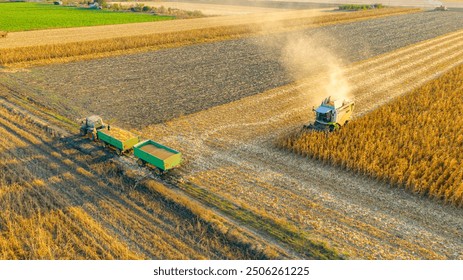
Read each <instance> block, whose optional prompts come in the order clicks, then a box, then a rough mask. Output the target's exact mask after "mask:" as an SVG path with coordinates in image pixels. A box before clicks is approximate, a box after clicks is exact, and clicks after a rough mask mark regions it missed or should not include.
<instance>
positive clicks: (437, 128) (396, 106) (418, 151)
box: [280, 66, 463, 207]
mask: <svg viewBox="0 0 463 280" xmlns="http://www.w3.org/2000/svg"><path fill="white" fill-rule="evenodd" d="M462 94H463V66H459V67H457V68H456V69H454V70H452V71H450V72H449V73H447V74H445V75H443V76H442V77H440V78H438V79H436V80H434V81H432V82H429V83H428V84H426V85H424V86H423V87H421V88H419V89H416V90H414V91H413V92H412V93H410V94H407V95H406V96H402V97H400V98H398V99H397V100H395V101H394V102H393V103H391V104H387V105H385V106H382V107H380V108H379V109H377V110H375V111H374V112H372V113H370V114H368V115H366V116H364V117H362V118H359V119H357V120H355V121H353V122H352V125H349V126H348V127H346V128H344V129H342V130H341V131H340V132H338V133H333V134H330V135H328V136H327V135H325V133H309V132H300V133H296V134H293V135H291V136H289V138H287V139H284V140H282V141H281V143H280V145H281V146H282V147H285V148H288V149H291V150H293V151H294V152H296V153H298V154H301V155H308V156H309V157H311V158H315V159H319V160H322V161H324V162H329V163H332V164H334V165H338V166H341V167H342V168H349V169H353V170H356V171H358V172H360V173H363V174H367V175H370V176H372V177H374V178H377V179H379V180H383V181H387V182H390V183H392V184H394V185H398V186H403V187H405V188H407V189H409V190H411V191H412V192H414V193H418V194H421V195H426V196H430V197H432V198H436V199H443V200H445V201H446V202H448V203H452V204H454V205H456V206H460V207H461V206H463V153H462V147H463V135H462V134H461V131H460V128H461V127H462V126H463V119H462V118H459V117H458V112H462V111H463V103H462V102H461V96H462Z"/></svg>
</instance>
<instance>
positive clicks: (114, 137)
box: [97, 126, 140, 155]
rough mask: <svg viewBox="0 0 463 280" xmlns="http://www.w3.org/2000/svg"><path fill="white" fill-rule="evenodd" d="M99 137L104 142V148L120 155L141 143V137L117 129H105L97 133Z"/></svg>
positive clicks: (108, 127)
mask: <svg viewBox="0 0 463 280" xmlns="http://www.w3.org/2000/svg"><path fill="white" fill-rule="evenodd" d="M97 136H98V139H99V140H100V141H102V142H103V146H105V147H106V146H109V147H112V148H114V149H115V150H116V153H117V154H118V155H121V154H122V153H124V152H126V151H128V150H130V149H132V148H133V146H135V144H137V143H138V142H140V137H139V136H138V135H135V134H133V133H132V132H130V131H127V130H123V129H120V128H117V127H110V126H107V127H104V128H102V129H100V130H98V131H97Z"/></svg>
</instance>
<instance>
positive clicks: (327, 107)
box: [304, 96, 354, 132]
mask: <svg viewBox="0 0 463 280" xmlns="http://www.w3.org/2000/svg"><path fill="white" fill-rule="evenodd" d="M312 111H314V113H315V122H314V123H311V124H308V125H304V128H306V129H309V130H316V131H329V132H332V131H336V130H338V129H339V128H341V127H342V126H345V125H346V124H347V123H348V122H349V120H350V119H351V117H352V112H353V111H354V102H351V101H346V100H332V99H331V96H330V97H327V98H325V99H324V100H323V102H322V103H321V104H320V106H319V107H318V108H317V109H315V108H313V109H312Z"/></svg>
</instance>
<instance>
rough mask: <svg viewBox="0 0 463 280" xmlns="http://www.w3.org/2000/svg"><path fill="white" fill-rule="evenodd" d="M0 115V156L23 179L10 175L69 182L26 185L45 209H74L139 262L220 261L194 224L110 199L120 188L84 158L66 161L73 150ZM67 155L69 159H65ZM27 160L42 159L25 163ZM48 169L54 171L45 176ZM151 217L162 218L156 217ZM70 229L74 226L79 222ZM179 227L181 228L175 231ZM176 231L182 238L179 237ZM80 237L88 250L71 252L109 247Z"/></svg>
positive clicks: (92, 238) (89, 234)
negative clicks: (20, 167)
mask: <svg viewBox="0 0 463 280" xmlns="http://www.w3.org/2000/svg"><path fill="white" fill-rule="evenodd" d="M0 112H2V114H1V115H0V131H2V135H5V137H6V141H3V142H1V143H0V151H1V150H3V151H8V154H11V156H12V157H13V158H16V159H21V160H20V162H21V161H22V162H24V170H23V172H25V173H24V174H21V172H20V173H18V172H19V171H18V170H17V168H16V167H17V166H15V165H12V166H10V167H9V169H10V170H11V172H12V173H13V174H16V176H17V177H18V178H24V176H28V177H25V178H43V180H46V178H47V177H49V178H54V177H56V176H54V174H58V175H59V174H66V173H67V174H70V176H71V177H65V178H63V179H65V182H66V184H62V183H59V182H58V183H53V181H50V182H48V183H46V184H47V185H48V184H49V187H47V188H46V191H44V192H37V191H36V188H35V186H32V185H30V188H31V191H33V192H34V194H35V193H37V194H36V196H37V197H39V200H38V201H42V202H41V204H44V205H50V206H49V207H47V209H67V208H68V207H72V206H77V207H80V208H81V209H83V210H84V211H85V212H86V213H88V214H89V215H90V216H91V217H92V218H94V219H95V220H96V221H97V222H98V223H99V224H100V225H101V226H102V229H103V230H104V231H105V235H108V236H117V237H118V238H119V242H120V243H125V244H127V245H128V246H129V247H131V249H132V250H135V251H138V254H140V257H143V258H166V259H179V258H182V259H189V258H197V259H201V258H208V257H209V258H210V257H211V256H215V257H220V256H221V255H220V252H212V251H208V250H210V248H208V243H207V242H197V240H196V239H195V237H194V233H195V232H197V233H201V231H199V229H198V231H196V229H195V226H196V224H195V223H194V221H178V220H177V221H176V220H175V219H172V218H171V217H170V216H169V215H170V214H169V213H168V211H169V210H167V209H162V206H160V205H156V203H155V201H152V202H151V201H150V202H149V204H150V205H151V206H152V207H154V208H151V207H148V206H147V205H143V203H142V202H141V201H137V200H134V199H132V198H131V197H130V196H124V195H122V196H121V194H116V192H117V191H118V189H120V188H121V186H119V185H117V183H116V184H115V183H112V182H110V181H108V180H110V179H104V178H99V176H98V173H95V171H93V170H92V168H90V167H89V166H88V165H87V164H86V163H85V156H84V157H82V155H80V157H78V156H77V157H76V156H75V155H71V153H72V152H73V149H69V148H68V147H66V146H65V145H62V144H60V143H56V142H49V139H48V138H47V137H44V136H43V135H42V134H41V133H40V132H37V129H35V128H34V127H32V126H31V125H26V126H25V127H24V126H23V125H25V124H26V123H25V122H21V126H20V125H18V124H16V123H14V122H13V121H12V120H15V122H17V121H20V120H21V118H19V117H14V116H12V115H10V114H9V113H7V112H6V111H5V110H4V109H0ZM26 129H27V130H26ZM53 145H56V146H53ZM69 151H70V152H71V153H69V154H68V152H69ZM30 155H42V156H40V157H37V160H35V161H31V160H30V158H29V156H30ZM69 159H72V161H71V160H69ZM51 165H54V166H55V167H56V168H55V169H53V170H50V168H49V167H50V166H51ZM21 180H22V179H21ZM102 181H103V182H102ZM104 181H106V182H104ZM38 207H39V209H41V210H43V211H46V210H45V209H42V208H40V205H38ZM150 211H151V212H150ZM153 211H154V212H153ZM156 211H161V212H162V213H164V214H168V215H162V214H161V213H159V214H158V213H156ZM175 215H177V214H175ZM175 215H174V216H175ZM75 223H76V224H79V221H75ZM179 223H183V224H181V225H179ZM188 223H191V227H190V228H191V229H190V230H192V233H189V234H185V233H186V232H188V230H187V227H188ZM179 229H180V230H183V231H185V232H183V233H182V231H179ZM80 232H81V234H84V236H87V237H88V238H90V239H88V240H87V243H88V244H84V243H79V242H77V243H76V246H80V248H92V247H94V248H98V247H100V243H103V245H101V246H109V244H107V243H104V242H102V241H101V240H99V241H98V238H99V237H98V236H95V232H94V231H92V229H89V228H86V227H83V228H82V229H80ZM204 234H205V233H202V235H204ZM206 236H207V235H206ZM206 241H207V240H206ZM212 242H215V241H212ZM84 245H85V246H84ZM96 251H100V252H104V254H105V255H100V256H98V255H97V254H96V253H95V254H94V255H91V256H89V257H90V258H111V257H110V256H111V255H115V257H116V258H118V257H117V256H118V255H117V254H116V253H117V252H111V251H108V250H104V249H103V248H101V247H100V248H99V249H98V250H96ZM216 254H217V255H216ZM222 257H223V256H222ZM119 258H121V257H120V256H119Z"/></svg>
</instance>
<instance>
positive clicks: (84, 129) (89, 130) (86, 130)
mask: <svg viewBox="0 0 463 280" xmlns="http://www.w3.org/2000/svg"><path fill="white" fill-rule="evenodd" d="M104 127H106V125H105V124H104V123H103V119H102V118H101V117H100V116H96V115H93V116H90V117H87V118H85V119H83V120H82V121H81V126H80V135H82V136H85V135H89V137H90V138H91V139H92V140H95V139H96V138H97V135H96V131H97V130H99V129H102V128H104Z"/></svg>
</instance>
